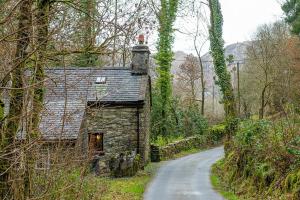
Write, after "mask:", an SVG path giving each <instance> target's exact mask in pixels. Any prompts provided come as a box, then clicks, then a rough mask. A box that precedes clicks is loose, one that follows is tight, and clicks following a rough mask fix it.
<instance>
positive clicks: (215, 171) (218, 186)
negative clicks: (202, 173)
mask: <svg viewBox="0 0 300 200" xmlns="http://www.w3.org/2000/svg"><path fill="white" fill-rule="evenodd" d="M223 162H224V160H220V161H218V162H217V163H215V164H214V165H213V166H212V169H211V176H210V181H211V184H212V185H213V187H214V189H215V190H216V191H218V192H219V193H220V194H221V195H222V196H223V197H224V198H225V199H227V200H242V199H241V198H239V197H238V196H237V195H235V194H234V192H233V191H231V190H230V188H228V187H227V186H226V184H225V183H224V182H223V181H222V178H221V177H220V167H221V166H222V163H223Z"/></svg>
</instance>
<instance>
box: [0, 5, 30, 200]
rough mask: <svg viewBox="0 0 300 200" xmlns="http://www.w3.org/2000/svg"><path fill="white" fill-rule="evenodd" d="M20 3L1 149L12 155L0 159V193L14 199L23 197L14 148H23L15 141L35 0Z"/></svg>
mask: <svg viewBox="0 0 300 200" xmlns="http://www.w3.org/2000/svg"><path fill="white" fill-rule="evenodd" d="M19 6H20V10H19V16H18V19H19V22H18V32H17V36H16V41H17V46H16V53H15V61H14V65H13V66H14V69H13V70H12V73H11V77H12V88H14V89H13V90H11V92H10V109H9V113H8V117H7V126H6V127H5V130H4V135H3V138H2V141H1V147H2V149H5V153H4V155H7V154H8V155H9V157H7V158H4V159H3V160H2V161H1V167H0V168H1V173H3V174H1V180H0V182H1V188H0V190H1V192H0V197H2V198H4V196H6V197H9V198H12V199H15V200H17V199H24V193H23V192H22V190H23V187H20V188H18V187H19V186H20V185H22V178H21V177H22V174H15V172H19V171H18V170H16V168H17V167H18V166H16V164H15V163H18V162H17V161H16V160H14V158H15V159H16V156H15V153H13V152H16V153H19V152H18V150H20V149H17V147H18V145H17V144H16V143H15V137H16V133H17V131H18V129H19V125H20V121H21V119H22V117H23V116H22V114H23V109H24V104H23V100H24V89H23V81H24V80H23V76H24V70H25V62H26V57H27V52H26V49H27V47H28V45H29V42H30V33H31V22H32V20H31V7H32V0H22V1H21V3H20V5H19ZM14 144H16V145H14ZM9 198H8V199H9Z"/></svg>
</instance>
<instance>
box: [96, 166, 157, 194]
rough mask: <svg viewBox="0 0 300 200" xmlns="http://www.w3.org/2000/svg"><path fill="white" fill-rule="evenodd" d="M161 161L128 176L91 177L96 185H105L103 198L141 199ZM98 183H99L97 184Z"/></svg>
mask: <svg viewBox="0 0 300 200" xmlns="http://www.w3.org/2000/svg"><path fill="white" fill-rule="evenodd" d="M159 166H160V163H150V164H149V165H148V166H147V167H145V170H143V171H139V172H138V173H137V175H135V176H133V177H128V178H109V177H102V178H99V177H94V176H93V177H92V176H91V177H90V179H91V180H90V181H91V182H94V183H95V182H96V183H95V184H94V185H98V184H99V185H105V188H104V191H102V192H101V194H102V196H101V198H99V199H101V200H102V199H103V200H112V199H114V200H139V199H142V198H143V194H144V191H145V189H146V187H147V185H148V183H149V182H150V181H151V179H152V177H153V176H154V175H155V173H156V171H157V170H158V168H159ZM97 183H98V184H97ZM96 199H97V198H96Z"/></svg>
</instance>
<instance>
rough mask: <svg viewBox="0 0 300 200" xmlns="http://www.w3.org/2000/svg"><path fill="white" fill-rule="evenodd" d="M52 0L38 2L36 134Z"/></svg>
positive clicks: (34, 108) (34, 96)
mask: <svg viewBox="0 0 300 200" xmlns="http://www.w3.org/2000/svg"><path fill="white" fill-rule="evenodd" d="M50 2H51V0H37V13H36V29H37V42H36V48H37V49H36V63H35V70H34V72H33V85H36V86H35V89H34V95H33V116H32V129H33V132H34V133H37V132H38V125H39V119H40V112H41V110H42V106H43V102H44V88H43V87H44V84H43V81H44V78H45V72H44V70H45V61H46V60H45V52H46V49H47V43H48V32H49V31H48V26H49V10H50Z"/></svg>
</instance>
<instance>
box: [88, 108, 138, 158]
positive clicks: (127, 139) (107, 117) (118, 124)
mask: <svg viewBox="0 0 300 200" xmlns="http://www.w3.org/2000/svg"><path fill="white" fill-rule="evenodd" d="M136 113H137V108H136V107H124V106H113V107H112V106H111V107H92V108H89V109H88V110H87V113H86V129H87V130H86V132H87V134H86V135H87V136H88V134H90V133H103V151H104V155H103V156H101V160H103V161H108V160H109V159H110V158H111V157H112V156H114V155H115V154H117V153H122V152H130V151H135V150H136V148H137V115H136ZM86 141H87V140H86ZM87 142H88V141H87ZM87 146H88V145H87Z"/></svg>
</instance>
